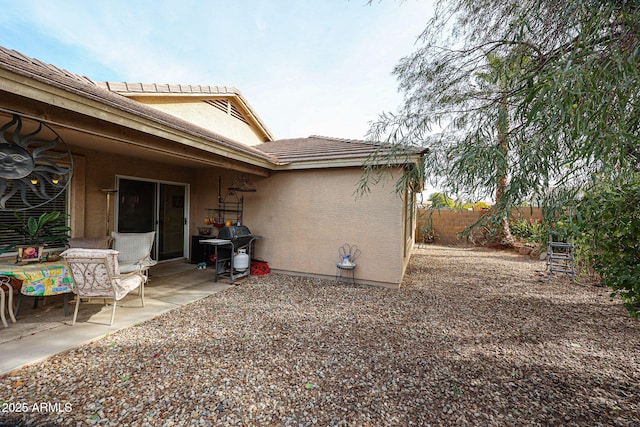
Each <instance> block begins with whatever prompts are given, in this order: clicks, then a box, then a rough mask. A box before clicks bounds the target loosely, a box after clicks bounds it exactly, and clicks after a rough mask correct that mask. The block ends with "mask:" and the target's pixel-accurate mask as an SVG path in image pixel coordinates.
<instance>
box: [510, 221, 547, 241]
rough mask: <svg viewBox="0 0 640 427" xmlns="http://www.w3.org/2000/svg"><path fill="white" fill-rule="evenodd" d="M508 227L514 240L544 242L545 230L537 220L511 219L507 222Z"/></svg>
mask: <svg viewBox="0 0 640 427" xmlns="http://www.w3.org/2000/svg"><path fill="white" fill-rule="evenodd" d="M509 227H510V228H511V234H512V235H513V237H514V238H515V239H516V240H519V241H523V242H526V243H545V242H546V241H547V236H546V234H547V231H546V230H545V227H544V226H543V224H542V223H541V222H539V221H535V220H534V221H530V220H526V219H512V220H511V221H510V222H509Z"/></svg>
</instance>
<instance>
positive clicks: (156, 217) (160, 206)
mask: <svg viewBox="0 0 640 427" xmlns="http://www.w3.org/2000/svg"><path fill="white" fill-rule="evenodd" d="M186 196H187V186H186V185H184V184H173V183H163V182H159V181H141V180H136V179H129V178H118V203H117V214H116V215H117V230H118V231H119V232H121V233H142V232H147V231H155V232H156V242H155V245H154V248H153V258H154V259H157V260H159V261H163V260H168V259H175V258H183V257H185V256H186V255H185V253H186V251H185V247H186V242H187V229H186V228H187V206H186V203H185V202H186Z"/></svg>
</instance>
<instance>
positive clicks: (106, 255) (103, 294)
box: [61, 248, 145, 326]
mask: <svg viewBox="0 0 640 427" xmlns="http://www.w3.org/2000/svg"><path fill="white" fill-rule="evenodd" d="M61 255H62V257H63V258H64V259H65V260H66V262H67V263H68V264H69V270H70V271H71V277H73V283H74V285H75V293H76V309H75V311H74V313H73V323H72V325H75V324H76V318H77V317H78V308H79V307H80V300H81V299H82V298H85V299H88V298H103V299H105V303H106V300H107V299H113V309H112V311H111V321H110V323H109V326H111V325H113V318H114V317H115V314H116V301H120V300H121V299H122V298H124V297H125V296H126V295H127V294H128V293H129V292H130V291H132V290H134V289H136V288H138V289H139V295H140V300H141V302H142V306H143V307H144V282H145V277H144V275H143V274H142V272H141V271H139V270H138V271H134V272H131V273H129V274H120V273H118V252H117V251H115V250H112V249H79V248H78V249H67V250H66V251H64V252H63V253H62V254H61Z"/></svg>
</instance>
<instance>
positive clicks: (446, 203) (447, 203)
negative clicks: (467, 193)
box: [427, 193, 455, 209]
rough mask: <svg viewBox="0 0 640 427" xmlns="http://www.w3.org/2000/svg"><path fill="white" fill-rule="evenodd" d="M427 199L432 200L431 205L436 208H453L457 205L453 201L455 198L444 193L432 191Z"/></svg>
mask: <svg viewBox="0 0 640 427" xmlns="http://www.w3.org/2000/svg"><path fill="white" fill-rule="evenodd" d="M427 200H428V201H430V202H431V207H432V208H435V209H441V208H449V209H451V208H453V207H454V206H455V202H454V201H453V199H451V198H449V197H447V196H446V195H445V194H442V193H431V194H430V195H429V198H428V199H427Z"/></svg>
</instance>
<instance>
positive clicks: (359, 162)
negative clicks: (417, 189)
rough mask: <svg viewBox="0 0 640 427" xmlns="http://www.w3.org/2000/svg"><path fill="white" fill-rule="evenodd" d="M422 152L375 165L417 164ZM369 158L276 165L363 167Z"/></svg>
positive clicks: (278, 168)
mask: <svg viewBox="0 0 640 427" xmlns="http://www.w3.org/2000/svg"><path fill="white" fill-rule="evenodd" d="M420 157H421V155H420V154H413V155H410V156H409V157H408V158H407V159H406V161H403V162H389V161H384V160H380V161H376V162H374V163H373V164H374V165H375V166H388V167H402V166H404V165H407V164H417V163H418V162H419V161H420ZM368 160H369V158H368V157H359V158H350V159H321V160H303V161H293V162H283V163H280V164H278V165H276V166H275V167H274V170H276V171H285V170H304V169H328V168H346V167H357V168H361V167H363V166H364V165H365V163H366V162H367V161H368Z"/></svg>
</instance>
